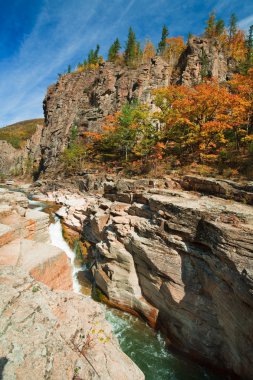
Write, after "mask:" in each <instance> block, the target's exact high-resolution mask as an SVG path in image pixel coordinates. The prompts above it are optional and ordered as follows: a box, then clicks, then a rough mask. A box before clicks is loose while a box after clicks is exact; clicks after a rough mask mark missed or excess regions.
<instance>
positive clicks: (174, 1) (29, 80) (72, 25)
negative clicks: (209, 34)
mask: <svg viewBox="0 0 253 380" xmlns="http://www.w3.org/2000/svg"><path fill="white" fill-rule="evenodd" d="M0 5H1V12H0V104H1V106H0V127H3V126H5V125H8V124H12V123H15V122H17V121H21V120H26V119H32V118H38V117H43V109H42V102H43V98H44V96H45V94H46V90H47V87H48V86H49V85H50V84H52V83H54V82H56V81H57V76H58V74H59V73H64V72H66V70H67V67H68V65H69V64H70V65H71V67H73V68H74V67H75V66H76V65H77V63H78V62H79V61H81V62H82V61H83V60H84V58H85V57H86V56H87V53H88V51H89V50H90V49H91V48H94V47H95V46H96V44H97V43H99V45H100V47H101V50H100V52H101V54H102V55H103V56H104V57H106V55H107V51H108V49H109V47H110V45H111V44H112V42H113V41H114V40H115V38H116V37H118V38H119V39H120V42H121V45H122V46H123V47H124V45H125V42H126V39H127V33H128V29H129V27H130V26H132V27H133V29H134V31H135V32H136V36H137V38H138V39H139V40H140V41H145V39H151V40H152V41H153V42H154V43H155V44H157V42H158V41H159V39H160V36H161V29H162V26H163V25H164V24H166V25H167V26H168V29H169V33H170V36H178V35H180V36H184V37H185V38H186V37H187V35H188V33H189V32H191V33H193V34H196V35H199V34H201V33H202V32H203V29H204V26H205V20H206V19H207V18H208V15H209V13H210V12H212V11H215V12H216V15H217V17H218V18H223V19H224V21H225V22H226V23H228V20H229V17H230V14H231V13H235V14H236V15H237V18H238V23H239V26H240V27H241V28H242V29H244V30H245V31H247V30H248V28H249V26H250V25H251V24H253V0H0Z"/></svg>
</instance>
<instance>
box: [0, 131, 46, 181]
mask: <svg viewBox="0 0 253 380" xmlns="http://www.w3.org/2000/svg"><path fill="white" fill-rule="evenodd" d="M42 129H43V125H37V128H36V131H35V133H34V134H33V135H32V137H31V138H30V139H28V140H27V141H26V143H25V146H24V147H23V148H22V149H15V148H14V147H13V146H12V145H11V144H9V143H8V142H7V141H5V140H0V173H1V174H4V175H10V174H12V175H19V174H31V173H32V171H33V168H37V166H38V165H39V162H40V157H41V150H40V141H41V134H42Z"/></svg>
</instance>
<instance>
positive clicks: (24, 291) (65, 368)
mask: <svg viewBox="0 0 253 380" xmlns="http://www.w3.org/2000/svg"><path fill="white" fill-rule="evenodd" d="M0 291H1V299H0V316H1V318H0V356H1V358H3V359H4V360H3V363H4V364H5V365H4V368H3V380H12V379H13V380H14V379H15V380H23V379H27V380H34V379H37V380H40V379H41V380H44V379H52V380H65V379H66V380H70V379H73V378H74V376H76V377H78V378H79V379H83V380H84V379H85V380H86V379H104V380H106V379H108V380H109V379H115V380H116V379H117V380H118V379H119V380H128V379H137V380H139V379H140V380H141V379H144V376H143V374H142V372H141V371H140V370H139V369H138V367H137V366H136V365H135V364H134V363H133V362H132V361H131V360H130V359H129V358H128V357H127V356H126V355H125V354H124V353H123V352H122V351H121V350H120V348H119V346H118V343H117V341H116V340H115V338H114V337H113V336H112V333H111V329H110V327H109V325H108V324H107V322H106V321H105V319H104V314H103V313H102V311H101V308H100V307H99V305H98V304H96V303H95V302H94V301H92V300H91V299H90V298H85V299H84V298H83V297H82V296H81V295H77V294H73V293H69V292H52V291H50V290H49V289H48V288H47V287H46V286H44V285H43V284H41V283H36V282H35V281H34V280H33V279H32V278H31V277H30V276H29V275H27V274H25V273H24V272H23V271H22V270H21V269H17V268H12V267H0ZM31 337H32V339H31Z"/></svg>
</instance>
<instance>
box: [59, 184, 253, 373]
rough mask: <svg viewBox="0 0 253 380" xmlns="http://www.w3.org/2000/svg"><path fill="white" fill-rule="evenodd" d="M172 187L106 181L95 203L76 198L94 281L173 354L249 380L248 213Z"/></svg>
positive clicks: (252, 227) (251, 259)
mask: <svg viewBox="0 0 253 380" xmlns="http://www.w3.org/2000/svg"><path fill="white" fill-rule="evenodd" d="M99 181H100V180H99ZM199 181H200V179H199ZM188 182H189V179H188ZM200 182H201V181H200ZM203 182H204V179H202V182H201V183H203ZM207 182H208V180H207ZM209 182H210V183H211V184H213V185H214V183H213V182H212V181H209ZM99 183H101V182H99ZM179 183H181V184H182V182H180V181H179V180H178V179H177V180H176V181H173V180H171V179H170V180H169V179H164V180H151V179H150V180H146V179H143V180H128V179H118V180H117V179H111V180H110V179H107V180H106V181H104V182H103V188H104V190H103V194H99V193H96V194H95V195H91V194H88V195H87V196H84V198H85V200H86V205H85V207H84V208H83V210H82V211H80V210H78V213H80V212H82V214H83V216H82V219H83V222H82V224H83V232H82V235H83V237H84V239H86V240H88V241H90V242H92V243H93V244H94V249H93V254H92V260H93V261H94V263H95V264H94V265H93V267H92V271H93V274H94V278H95V281H96V283H97V286H99V288H100V289H101V290H102V291H103V292H104V293H105V294H106V295H107V297H108V298H109V300H110V301H111V302H112V303H113V304H115V305H117V306H118V307H120V308H122V309H123V310H128V311H132V312H134V313H138V314H139V315H141V316H143V317H144V318H146V320H148V321H149V323H150V324H151V325H152V326H154V325H156V326H157V327H160V328H161V329H162V330H163V331H164V332H165V334H166V336H167V338H168V341H169V342H170V343H171V344H172V345H173V346H175V347H177V348H179V349H180V350H181V351H183V352H185V353H186V354H189V355H190V356H192V357H194V358H196V359H198V360H202V361H205V362H206V363H209V364H211V365H214V366H216V367H218V368H222V369H227V370H228V371H231V372H233V373H236V374H237V375H239V376H242V377H243V378H245V379H251V378H252V376H253V373H252V368H253V366H252V358H253V340H252V339H253V338H252V320H253V238H252V236H253V208H252V206H250V205H246V204H244V201H243V198H242V201H243V203H239V202H235V201H233V200H231V199H222V198H218V197H214V196H207V195H203V194H201V193H198V192H196V189H195V188H194V189H193V190H195V191H194V192H187V191H182V189H180V186H179ZM183 183H186V179H184V181H183ZM210 183H209V185H210ZM221 183H222V182H221ZM216 185H217V184H216ZM224 186H225V182H224ZM230 186H232V185H231V184H230ZM245 186H246V185H245ZM246 187H247V191H248V192H249V193H250V191H252V190H250V184H249V185H248V186H246ZM219 189H220V187H219ZM199 190H201V189H200V188H199ZM202 190H203V189H202ZM242 191H244V190H242ZM68 194H69V195H68V196H69V197H70V196H71V194H70V193H68ZM229 194H230V193H229ZM242 194H244V193H242ZM64 196H65V197H67V194H65V195H64ZM79 196H80V195H79ZM228 198H229V196H228ZM73 214H75V211H74V210H73V209H72V211H71V215H73ZM65 218H66V220H68V216H65Z"/></svg>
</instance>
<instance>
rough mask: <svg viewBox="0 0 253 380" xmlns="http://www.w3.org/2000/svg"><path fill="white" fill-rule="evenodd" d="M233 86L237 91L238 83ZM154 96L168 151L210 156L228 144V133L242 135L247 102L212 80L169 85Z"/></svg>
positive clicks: (245, 119)
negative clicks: (159, 111)
mask: <svg viewBox="0 0 253 380" xmlns="http://www.w3.org/2000/svg"><path fill="white" fill-rule="evenodd" d="M238 79H239V78H237V80H238ZM233 85H234V88H237V91H238V88H239V85H237V82H233ZM244 85H245V84H244ZM244 90H245V87H244ZM155 95H156V105H157V106H158V107H160V109H161V113H160V116H159V115H158V116H159V117H160V120H161V121H162V122H163V123H164V124H165V129H164V136H165V137H166V138H167V139H168V140H169V142H168V144H167V148H168V149H170V148H171V149H174V151H175V150H177V148H178V149H180V150H182V149H183V150H184V152H185V151H186V150H190V151H196V152H197V151H199V152H203V154H205V155H209V156H210V155H215V154H216V153H217V151H219V149H220V147H221V146H222V145H226V144H227V142H228V139H227V137H226V136H227V134H228V133H230V134H231V133H232V134H233V133H234V131H236V133H237V137H238V136H243V134H242V133H241V132H240V133H239V130H240V128H239V127H241V129H242V130H245V129H244V125H245V123H246V121H247V112H246V111H247V108H248V106H249V102H248V100H247V99H245V97H243V96H240V94H239V93H230V92H229V90H228V88H227V87H225V86H222V85H220V84H219V83H218V82H217V81H215V80H210V81H206V82H203V83H201V84H198V85H196V86H195V87H193V88H189V87H184V86H177V85H171V86H168V87H167V88H163V89H159V90H156V91H155ZM229 131H232V132H229ZM201 154H202V153H201ZM203 154H202V155H203Z"/></svg>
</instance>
